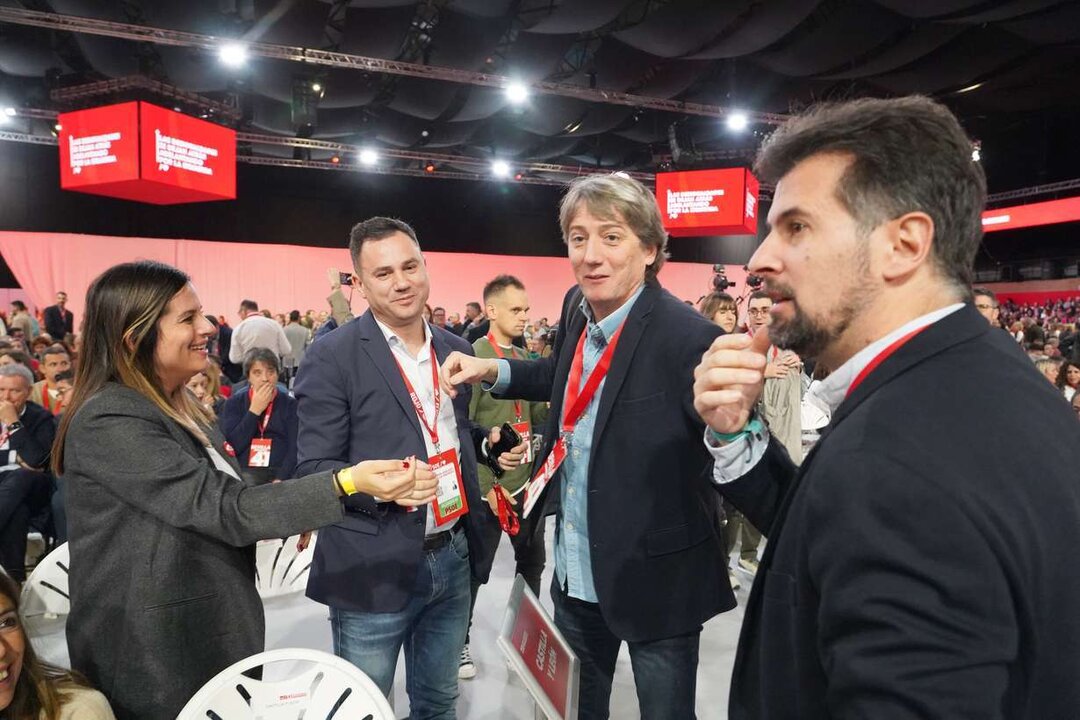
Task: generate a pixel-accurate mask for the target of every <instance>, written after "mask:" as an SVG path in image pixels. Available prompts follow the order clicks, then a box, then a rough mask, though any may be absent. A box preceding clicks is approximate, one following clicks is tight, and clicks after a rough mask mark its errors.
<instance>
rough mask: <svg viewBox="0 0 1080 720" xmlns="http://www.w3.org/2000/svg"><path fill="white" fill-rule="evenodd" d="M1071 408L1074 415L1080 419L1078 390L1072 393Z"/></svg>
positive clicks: (1079, 393)
mask: <svg viewBox="0 0 1080 720" xmlns="http://www.w3.org/2000/svg"><path fill="white" fill-rule="evenodd" d="M1072 409H1073V410H1075V411H1076V417H1077V419H1078V420H1080V392H1078V393H1076V394H1075V395H1073V399H1072Z"/></svg>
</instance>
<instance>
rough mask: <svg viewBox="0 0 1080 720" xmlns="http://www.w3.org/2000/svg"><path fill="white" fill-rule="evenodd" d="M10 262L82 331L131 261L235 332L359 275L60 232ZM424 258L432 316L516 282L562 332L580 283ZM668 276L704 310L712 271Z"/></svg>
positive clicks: (7, 243) (238, 253) (482, 261)
mask: <svg viewBox="0 0 1080 720" xmlns="http://www.w3.org/2000/svg"><path fill="white" fill-rule="evenodd" d="M672 242H678V239H673V240H672ZM0 253H2V254H3V256H4V259H5V261H6V262H7V264H8V265H9V266H10V267H11V270H12V272H13V273H14V275H15V277H16V279H17V280H18V281H19V285H20V286H21V288H22V292H24V293H25V298H26V299H27V300H26V301H27V304H28V305H30V306H39V307H43V306H46V305H51V304H52V303H53V301H54V297H55V295H56V292H57V291H58V290H66V291H67V293H68V296H69V300H68V307H69V308H70V309H71V310H72V311H73V312H74V313H75V322H76V324H78V323H79V321H80V319H81V317H82V310H83V305H84V302H85V293H86V288H87V287H88V286H89V284H90V282H91V281H92V280H93V279H94V278H95V277H97V275H99V274H100V273H101V272H102V271H104V270H105V269H106V268H108V267H111V266H112V265H115V264H117V263H121V262H128V261H131V260H137V259H151V260H159V261H161V262H165V263H169V264H171V265H175V266H177V267H179V268H181V269H182V270H184V271H185V272H187V273H188V274H189V275H191V277H192V280H193V282H194V284H195V288H196V290H197V291H198V292H199V297H200V299H201V300H202V302H203V307H204V309H205V311H206V312H208V313H212V314H214V315H224V316H225V317H226V318H227V319H228V320H229V323H230V324H232V325H235V324H236V310H237V308H238V307H239V305H240V301H241V300H242V299H244V298H250V299H252V300H255V301H256V302H258V303H259V307H260V308H267V309H269V310H271V311H272V312H275V313H276V312H288V311H289V310H293V309H296V310H300V311H301V312H304V311H306V310H307V309H309V308H311V309H314V310H316V311H320V310H323V309H326V308H327V304H326V296H327V295H328V294H329V287H328V284H327V279H326V271H327V268H330V267H337V268H339V269H341V270H342V271H346V272H347V271H348V270H349V269H350V267H351V262H350V260H349V253H348V250H346V249H340V250H339V249H333V248H312V247H301V246H296V245H263V244H254V243H226V242H209V241H204V240H165V239H154V238H132V237H107V236H100V235H73V234H60V233H25V232H0ZM424 255H425V258H426V259H427V263H428V270H429V274H430V276H431V297H430V300H429V303H430V304H431V306H432V307H435V306H438V305H441V306H443V307H445V308H446V309H447V312H458V313H464V310H465V303H467V302H469V301H472V300H475V301H477V302H480V301H481V299H482V298H481V291H482V289H483V286H484V283H486V282H487V281H488V280H490V279H491V278H493V277H495V276H496V275H498V274H501V273H510V274H513V275H516V276H517V277H518V278H520V279H521V281H522V282H523V283H524V284H525V287H526V289H527V290H528V292H529V300H530V303H531V304H532V308H533V310H532V313H531V316H532V318H534V319H539V318H541V317H547V318H548V319H549V320H550V321H551V322H553V323H554V322H555V320H556V319H557V318H558V315H559V310H560V305H561V302H562V299H563V296H564V295H565V293H566V291H567V289H569V288H570V287H571V286H572V285H573V283H574V277H573V273H572V272H571V269H570V264H569V262H568V261H567V259H566V258H551V257H522V256H512V255H475V254H468V253H437V252H429V253H425V254H424ZM727 274H728V278H729V279H731V280H734V281H736V282H737V283H738V285H737V286H736V287H735V288H733V290H734V291H736V292H737V293H738V294H743V293H744V292H745V291H746V284H745V282H746V273H745V271H744V270H743V269H742V268H741V267H737V266H728V268H727ZM659 277H660V282H661V284H663V285H664V287H666V288H667V289H668V290H669V291H671V292H672V293H673V294H674V295H675V296H676V297H679V298H681V299H683V300H691V301H694V302H696V301H697V300H698V298H700V297H701V296H702V295H704V294H705V293H706V292H707V291H708V290H709V289H710V287H711V286H710V281H711V278H712V267H711V265H708V264H704V263H673V262H668V263H667V264H666V265H665V266H664V268H663V270H662V271H661V272H660V276H659ZM0 292H2V291H0ZM15 292H19V291H15ZM729 292H730V291H729ZM346 294H348V291H347V290H346ZM0 297H2V296H0ZM352 306H353V311H354V312H356V313H357V314H360V313H361V312H363V311H364V310H366V309H367V304H366V303H365V302H364V300H363V298H362V297H361V296H360V293H359V292H354V293H353V298H352Z"/></svg>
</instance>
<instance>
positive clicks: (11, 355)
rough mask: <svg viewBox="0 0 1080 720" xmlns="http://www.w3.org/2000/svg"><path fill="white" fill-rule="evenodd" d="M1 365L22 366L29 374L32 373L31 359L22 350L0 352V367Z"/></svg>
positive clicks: (32, 363) (32, 364) (32, 362)
mask: <svg viewBox="0 0 1080 720" xmlns="http://www.w3.org/2000/svg"><path fill="white" fill-rule="evenodd" d="M3 365H22V366H23V367H24V368H26V369H27V370H29V371H30V372H31V373H33V372H34V361H33V359H32V358H31V357H30V356H29V355H27V354H26V353H24V352H23V351H22V350H18V349H9V350H2V351H0V366H3Z"/></svg>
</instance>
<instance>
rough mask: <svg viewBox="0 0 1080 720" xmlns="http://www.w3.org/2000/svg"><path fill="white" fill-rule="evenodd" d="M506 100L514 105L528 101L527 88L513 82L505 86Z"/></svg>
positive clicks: (522, 84)
mask: <svg viewBox="0 0 1080 720" xmlns="http://www.w3.org/2000/svg"><path fill="white" fill-rule="evenodd" d="M505 92H506V99H507V100H509V101H510V102H511V103H513V104H514V105H520V104H522V103H523V102H525V101H526V100H528V99H529V88H527V87H526V86H525V84H524V83H521V82H517V81H514V82H512V83H510V84H509V85H507V86H506V90H505Z"/></svg>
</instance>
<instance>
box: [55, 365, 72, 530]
mask: <svg viewBox="0 0 1080 720" xmlns="http://www.w3.org/2000/svg"><path fill="white" fill-rule="evenodd" d="M56 388H57V390H59V392H60V400H61V402H62V403H63V405H65V406H66V405H67V403H68V400H70V399H71V392H72V391H73V390H74V389H75V371H74V370H65V371H64V372H62V373H59V374H58V375H57V376H56ZM61 414H62V411H61ZM59 419H60V418H59V415H58V416H57V420H59ZM51 505H52V521H53V529H54V530H55V535H54V537H55V538H56V544H57V545H59V544H61V543H66V542H67V539H68V536H67V508H66V506H65V505H64V479H63V478H62V477H54V478H53V493H52V501H51Z"/></svg>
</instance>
